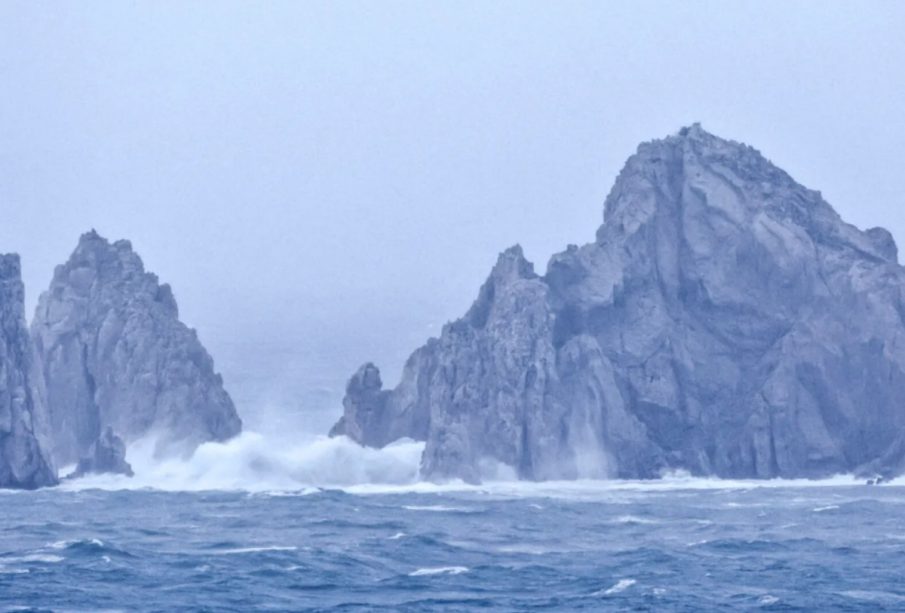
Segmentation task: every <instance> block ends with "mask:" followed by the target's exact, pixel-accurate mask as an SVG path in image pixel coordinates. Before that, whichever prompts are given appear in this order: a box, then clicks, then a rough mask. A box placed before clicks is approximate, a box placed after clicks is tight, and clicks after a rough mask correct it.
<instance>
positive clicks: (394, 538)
mask: <svg viewBox="0 0 905 613" xmlns="http://www.w3.org/2000/svg"><path fill="white" fill-rule="evenodd" d="M403 537H405V532H397V533H396V534H394V535H393V536H390V537H388V538H387V540H390V541H398V540H399V539H401V538H403Z"/></svg>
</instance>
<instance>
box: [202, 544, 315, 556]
mask: <svg viewBox="0 0 905 613" xmlns="http://www.w3.org/2000/svg"><path fill="white" fill-rule="evenodd" d="M297 550H298V547H293V546H286V545H269V546H264V547H237V548H236V549H221V550H220V551H214V552H212V553H214V554H216V555H232V554H241V553H260V552H264V551H297Z"/></svg>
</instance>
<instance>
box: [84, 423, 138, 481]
mask: <svg viewBox="0 0 905 613" xmlns="http://www.w3.org/2000/svg"><path fill="white" fill-rule="evenodd" d="M102 473H109V474H115V475H126V476H127V477H132V476H134V474H135V473H133V472H132V466H131V465H130V464H129V463H128V462H126V444H125V443H124V442H123V439H121V438H119V437H118V436H116V434H114V432H113V428H110V427H108V428H107V429H106V430H104V432H103V433H102V434H101V435H100V436H99V437H98V439H97V440H96V441H94V443H93V444H92V445H91V447H90V448H89V449H88V454H87V455H86V456H85V457H83V458H82V459H81V460H79V463H78V466H76V469H75V472H74V473H72V474H71V475H69V478H70V479H78V478H79V477H84V476H85V475H91V474H102Z"/></svg>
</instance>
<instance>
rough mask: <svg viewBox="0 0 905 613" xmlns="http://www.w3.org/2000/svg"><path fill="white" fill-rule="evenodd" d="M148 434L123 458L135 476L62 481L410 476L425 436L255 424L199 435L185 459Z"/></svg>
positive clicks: (221, 482) (199, 487) (297, 485)
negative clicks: (296, 433)
mask: <svg viewBox="0 0 905 613" xmlns="http://www.w3.org/2000/svg"><path fill="white" fill-rule="evenodd" d="M153 449H154V440H153V439H143V440H141V441H138V442H136V443H134V444H133V445H131V446H130V447H129V449H128V453H127V456H126V459H127V460H128V461H129V462H130V463H131V464H132V468H133V470H134V471H135V476H134V477H131V478H130V477H125V476H122V475H91V476H88V477H84V478H82V479H77V480H74V481H66V482H64V483H63V485H61V486H60V487H62V488H63V489H67V490H82V489H105V490H120V489H144V488H149V489H157V490H164V491H206V490H241V491H248V492H273V493H275V494H278V493H280V492H294V493H299V492H302V493H304V492H305V491H306V490H310V489H311V488H342V487H348V486H351V485H355V484H363V483H373V484H384V485H396V486H399V485H404V484H412V483H415V482H416V481H417V479H418V467H419V465H420V461H421V453H422V451H423V450H424V443H419V442H415V441H411V440H403V441H398V442H396V443H393V444H392V445H389V446H387V447H385V448H383V449H372V448H368V447H362V446H360V445H358V444H356V443H354V442H353V441H352V440H350V439H348V438H346V437H336V438H328V437H325V436H324V437H317V438H313V439H308V440H305V441H303V442H300V443H298V444H295V445H292V444H289V445H287V444H278V443H275V442H274V441H273V440H272V439H271V438H269V437H265V436H263V435H261V434H258V433H255V432H244V433H242V434H241V435H239V436H237V437H236V438H234V439H232V440H230V441H227V442H225V443H205V444H203V445H201V446H200V447H198V449H197V450H196V451H195V453H194V454H193V455H192V456H191V457H190V458H189V459H187V460H184V459H177V458H172V459H162V460H161V459H155V458H154V455H153Z"/></svg>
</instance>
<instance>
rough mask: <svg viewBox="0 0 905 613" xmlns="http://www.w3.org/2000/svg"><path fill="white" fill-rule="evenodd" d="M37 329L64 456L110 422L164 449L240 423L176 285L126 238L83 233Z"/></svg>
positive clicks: (57, 454) (85, 445)
mask: <svg viewBox="0 0 905 613" xmlns="http://www.w3.org/2000/svg"><path fill="white" fill-rule="evenodd" d="M32 337H33V338H34V341H35V346H36V348H37V350H38V353H39V355H40V357H41V362H42V364H43V371H44V380H45V382H46V385H47V401H48V406H49V408H50V416H51V431H52V438H53V455H54V458H55V460H56V461H57V462H58V463H59V464H61V465H62V464H66V463H74V462H77V461H78V460H79V459H81V458H82V457H84V456H86V454H88V453H89V450H90V448H91V447H92V445H93V444H94V443H95V441H97V440H98V437H99V436H100V435H101V433H102V432H104V431H105V430H106V428H107V427H110V428H112V429H113V431H115V432H116V433H118V434H119V435H120V436H122V437H123V439H124V440H125V442H126V443H129V442H132V441H134V440H136V439H138V438H141V437H144V436H145V435H152V436H155V437H156V438H157V448H156V451H157V453H158V454H159V455H170V454H182V455H184V454H188V453H190V452H191V451H192V450H194V448H195V447H197V446H198V445H199V444H200V443H203V442H205V441H222V440H226V439H229V438H231V437H233V436H235V435H236V434H238V433H239V431H240V430H241V427H242V422H241V421H240V420H239V417H238V416H237V415H236V410H235V407H234V406H233V403H232V400H231V399H230V397H229V394H227V393H226V391H225V390H224V389H223V381H222V379H221V377H220V375H218V374H216V373H215V372H214V365H213V360H212V359H211V357H210V355H208V353H207V351H205V349H204V347H202V346H201V343H200V342H199V341H198V337H197V335H196V334H195V331H194V330H191V329H189V328H188V327H186V326H185V325H184V324H183V323H182V322H180V321H179V313H178V310H177V307H176V301H175V300H174V298H173V294H172V292H171V290H170V287H169V286H168V285H166V284H164V285H161V284H159V283H158V280H157V277H156V276H155V275H153V274H150V273H147V272H145V270H144V266H143V265H142V261H141V259H140V258H139V257H138V255H137V254H136V253H135V252H134V251H132V246H131V244H130V243H129V242H128V241H117V242H115V243H113V244H110V243H109V242H107V241H106V240H105V239H103V238H101V237H100V236H98V234H97V233H96V232H94V231H92V232H90V233H88V234H85V235H83V236H82V237H81V240H80V241H79V244H78V247H77V248H76V250H75V252H74V253H73V254H72V256H71V257H70V258H69V261H68V262H67V263H66V264H65V265H63V266H58V267H57V269H56V271H55V272H54V277H53V281H52V282H51V284H50V289H49V290H48V291H47V292H45V293H44V294H43V295H42V296H41V297H40V299H39V302H38V308H37V312H36V314H35V319H34V321H33V322H32Z"/></svg>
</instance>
